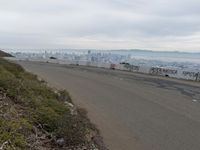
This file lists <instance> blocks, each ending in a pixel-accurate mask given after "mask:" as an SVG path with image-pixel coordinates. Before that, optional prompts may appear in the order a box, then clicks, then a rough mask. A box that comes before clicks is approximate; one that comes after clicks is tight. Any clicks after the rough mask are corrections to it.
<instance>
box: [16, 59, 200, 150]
mask: <svg viewBox="0 0 200 150" xmlns="http://www.w3.org/2000/svg"><path fill="white" fill-rule="evenodd" d="M19 63H20V64H21V65H22V66H23V67H25V68H26V69H27V70H28V71H30V72H33V73H35V74H38V75H39V76H40V77H42V78H43V79H45V80H47V81H48V82H49V83H50V84H51V85H53V86H56V87H58V88H65V89H67V90H68V91H69V92H70V94H71V96H72V98H73V99H74V101H75V103H76V104H77V105H79V106H81V107H84V108H86V109H87V110H88V115H89V117H90V119H91V120H92V122H93V123H95V124H96V125H97V127H98V128H99V129H100V130H101V134H102V135H103V137H104V141H105V143H106V145H107V146H108V148H109V149H111V150H200V83H193V82H187V81H178V80H174V79H166V78H161V77H159V78H158V77H155V76H150V75H142V74H137V73H128V72H122V71H113V70H105V69H98V68H89V67H80V66H77V67H76V66H66V65H57V64H47V63H33V62H19Z"/></svg>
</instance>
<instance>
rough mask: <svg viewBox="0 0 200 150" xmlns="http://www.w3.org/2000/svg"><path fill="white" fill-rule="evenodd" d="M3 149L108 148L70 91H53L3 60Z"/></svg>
mask: <svg viewBox="0 0 200 150" xmlns="http://www.w3.org/2000/svg"><path fill="white" fill-rule="evenodd" d="M0 149H4V150H12V149H15V150H26V149H31V150H53V149H54V150H56V149H74V150H76V149H79V150H83V149H87V150H93V149H96V150H98V149H105V147H104V146H103V143H102V139H101V137H100V136H99V132H98V130H97V129H96V128H95V126H94V125H93V124H91V123H90V121H89V119H88V118H87V116H86V111H85V110H84V109H80V108H77V107H75V106H74V104H73V103H72V100H71V98H70V96H69V94H68V93H67V92H66V91H57V90H53V89H51V88H49V87H48V86H47V85H46V83H45V82H44V81H40V80H38V79H37V76H35V75H32V74H30V73H27V72H25V71H24V69H23V68H21V66H19V65H16V64H14V63H10V62H7V61H5V60H4V59H2V58H0Z"/></svg>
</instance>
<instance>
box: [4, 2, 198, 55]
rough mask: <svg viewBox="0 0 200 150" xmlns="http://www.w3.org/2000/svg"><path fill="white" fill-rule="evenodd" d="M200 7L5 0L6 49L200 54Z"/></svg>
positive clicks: (171, 4) (157, 3) (191, 4)
mask: <svg viewBox="0 0 200 150" xmlns="http://www.w3.org/2000/svg"><path fill="white" fill-rule="evenodd" d="M199 8H200V1H199V0H162V1H160V0H152V1H149V0H126V1H123V0H76V1H70V0H59V1H58V0H34V1H27V0H18V1H12V0H6V1H5V0H0V22H1V24H0V48H1V49H6V50H7V49H27V50H31V49H43V50H44V49H98V50H108V49H112V50H115V49H145V50H155V51H182V52H200V19H199V18H200V9H199Z"/></svg>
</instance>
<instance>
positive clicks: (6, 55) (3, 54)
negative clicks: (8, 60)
mask: <svg viewBox="0 0 200 150" xmlns="http://www.w3.org/2000/svg"><path fill="white" fill-rule="evenodd" d="M0 57H13V56H12V55H10V54H8V53H6V52H4V51H1V50H0Z"/></svg>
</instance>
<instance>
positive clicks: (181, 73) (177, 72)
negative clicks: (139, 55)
mask: <svg viewBox="0 0 200 150" xmlns="http://www.w3.org/2000/svg"><path fill="white" fill-rule="evenodd" d="M6 59H9V60H22V61H23V60H29V61H38V62H47V63H57V64H68V65H80V66H90V67H99V68H106V69H113V70H114V69H116V70H122V71H129V72H139V73H144V74H151V75H158V76H166V77H172V78H178V79H185V80H193V81H200V72H195V71H191V70H185V69H171V68H164V67H150V66H136V65H129V64H113V63H97V62H90V61H71V60H64V59H33V58H31V59H27V58H6Z"/></svg>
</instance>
